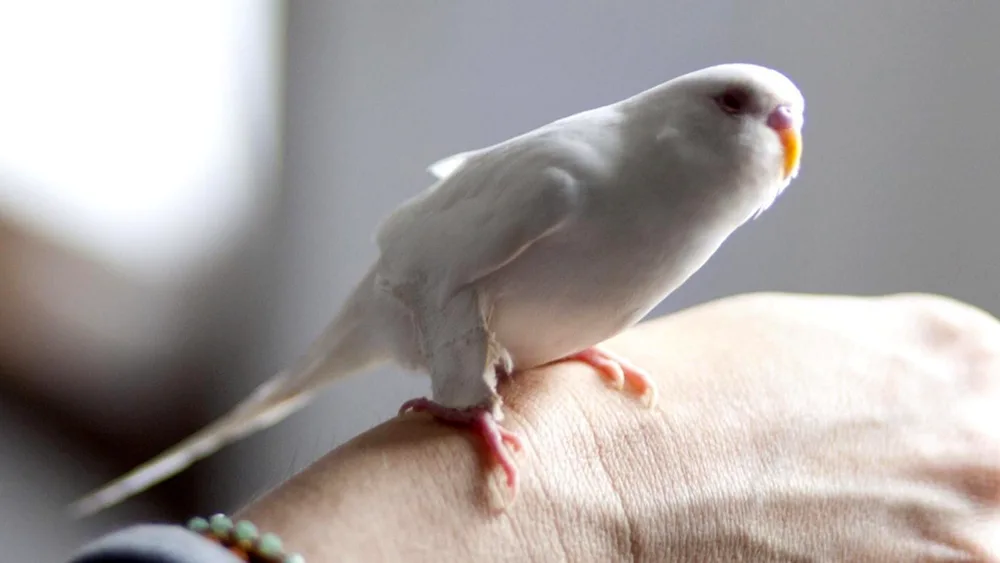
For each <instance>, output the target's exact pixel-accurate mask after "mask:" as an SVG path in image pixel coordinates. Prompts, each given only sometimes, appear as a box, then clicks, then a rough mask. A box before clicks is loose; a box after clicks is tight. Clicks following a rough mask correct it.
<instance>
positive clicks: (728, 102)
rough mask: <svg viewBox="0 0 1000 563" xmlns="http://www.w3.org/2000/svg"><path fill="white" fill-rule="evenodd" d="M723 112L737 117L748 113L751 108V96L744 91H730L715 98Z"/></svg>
mask: <svg viewBox="0 0 1000 563" xmlns="http://www.w3.org/2000/svg"><path fill="white" fill-rule="evenodd" d="M715 102H716V103H717V104H719V107H720V108H721V109H722V111H724V112H726V113H728V114H732V115H736V114H739V113H743V112H744V111H746V109H747V106H749V103H748V102H749V96H748V95H747V93H746V92H744V91H743V90H738V89H729V90H726V91H725V92H723V93H722V94H720V95H719V96H718V97H716V98H715Z"/></svg>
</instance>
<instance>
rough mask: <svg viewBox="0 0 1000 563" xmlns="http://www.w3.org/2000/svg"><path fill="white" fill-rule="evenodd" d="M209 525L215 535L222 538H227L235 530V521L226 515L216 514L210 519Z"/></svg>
mask: <svg viewBox="0 0 1000 563" xmlns="http://www.w3.org/2000/svg"><path fill="white" fill-rule="evenodd" d="M208 525H209V526H210V527H211V529H212V533H213V534H215V535H217V536H221V537H225V536H226V535H228V534H229V531H230V530H232V529H233V521H232V520H230V519H229V518H227V517H226V516H225V515H224V514H216V515H215V516H212V517H211V518H209V519H208Z"/></svg>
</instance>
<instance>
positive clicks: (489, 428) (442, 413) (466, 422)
mask: <svg viewBox="0 0 1000 563" xmlns="http://www.w3.org/2000/svg"><path fill="white" fill-rule="evenodd" d="M410 411H412V412H426V413H428V414H430V415H431V416H433V417H434V418H437V419H438V420H441V421H442V422H447V423H450V424H456V425H460V426H468V427H470V428H472V429H473V430H475V431H476V432H477V433H478V434H479V435H480V437H482V438H483V441H484V442H486V446H487V448H488V449H489V450H490V453H491V454H492V455H493V457H494V458H495V459H496V461H497V463H498V464H499V465H500V467H501V468H502V469H503V470H504V473H505V474H506V475H507V486H508V487H510V488H511V489H512V490H514V491H516V490H517V485H518V470H517V466H515V465H514V460H513V459H511V456H510V453H509V452H508V451H507V449H506V448H505V447H504V445H505V444H506V445H508V446H510V448H511V449H512V450H514V451H515V452H517V451H521V449H523V447H524V444H523V442H522V441H521V437H520V436H519V435H518V434H516V433H515V432H511V431H510V430H507V429H506V428H504V427H502V426H500V425H499V424H498V423H497V421H496V418H495V417H494V416H493V414H492V413H491V412H490V411H489V410H488V409H486V408H484V407H472V408H469V409H455V408H450V407H445V406H442V405H440V404H438V403H435V402H434V401H431V400H430V399H424V398H419V399H412V400H409V401H407V402H405V403H403V406H401V407H400V408H399V414H403V413H406V412H410Z"/></svg>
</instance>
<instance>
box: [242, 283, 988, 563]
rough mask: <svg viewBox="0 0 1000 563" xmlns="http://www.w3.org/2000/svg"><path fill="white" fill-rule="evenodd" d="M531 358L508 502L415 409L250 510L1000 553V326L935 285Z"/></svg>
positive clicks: (685, 542) (709, 309) (684, 324)
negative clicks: (615, 383)
mask: <svg viewBox="0 0 1000 563" xmlns="http://www.w3.org/2000/svg"><path fill="white" fill-rule="evenodd" d="M607 346H608V347H609V348H610V349H612V350H614V351H616V352H619V353H621V354H623V355H625V356H627V357H629V358H630V359H631V360H632V361H633V362H635V363H637V364H639V365H642V366H643V367H646V368H647V369H648V370H650V371H651V372H652V373H653V374H654V377H656V378H657V380H658V384H659V387H660V389H661V398H660V402H659V405H658V407H657V409H656V410H655V411H648V410H645V409H642V408H640V407H639V406H638V405H637V404H635V403H634V402H633V401H634V399H633V398H631V397H630V396H629V395H628V394H619V393H614V392H611V391H609V390H608V389H607V388H605V387H604V386H603V385H602V383H601V379H600V378H599V377H598V376H597V375H596V374H594V373H593V372H592V371H591V370H590V368H587V367H586V366H584V365H582V364H576V363H564V364H558V365H555V366H550V367H546V368H543V369H539V370H534V371H531V372H526V373H523V374H518V376H517V377H516V378H515V379H514V380H513V381H512V382H510V383H509V384H507V385H506V386H505V387H502V389H501V392H502V393H503V395H504V398H505V403H506V409H505V410H506V412H507V419H506V420H505V424H506V425H508V426H509V427H510V428H511V429H512V430H516V431H519V432H522V433H523V435H524V436H525V437H526V448H525V451H524V452H523V453H521V454H519V455H517V456H516V458H517V460H518V462H519V463H520V464H521V468H522V475H523V482H522V488H521V491H520V494H519V496H518V498H517V500H516V502H515V503H514V504H513V505H512V506H510V507H509V508H508V509H507V511H506V512H505V513H504V514H503V515H502V516H499V517H498V516H497V515H496V514H494V513H492V512H490V511H489V510H487V509H486V508H484V507H483V503H481V502H477V501H480V500H482V499H484V494H483V490H482V489H483V487H482V480H481V474H480V472H481V471H482V463H481V460H479V459H478V458H477V457H475V456H472V455H470V453H469V450H470V447H472V446H474V445H475V442H474V441H472V440H471V438H470V437H468V436H464V435H463V434H462V433H461V432H456V431H455V430H454V429H450V428H447V427H443V426H441V425H439V424H436V423H434V422H432V421H429V420H426V419H424V418H422V417H419V416H408V417H403V418H397V419H394V420H392V421H390V422H388V423H386V424H384V425H382V426H380V427H378V428H376V429H374V430H372V431H370V432H368V433H366V434H363V435H362V436H359V437H358V438H357V439H355V440H353V441H352V442H350V443H348V444H346V445H345V446H343V447H341V448H338V449H337V450H336V451H334V452H332V453H331V454H330V455H329V456H327V457H326V458H324V459H323V460H321V461H320V462H319V463H317V464H316V465H314V466H313V467H311V468H309V469H307V470H306V471H305V472H303V473H302V474H301V475H299V476H297V477H296V478H293V479H292V480H291V481H290V482H289V483H287V484H285V485H283V486H281V487H279V488H278V489H277V490H275V491H274V492H273V493H272V494H270V495H268V496H266V497H264V498H263V499H261V500H260V501H258V502H257V503H255V504H254V505H252V506H250V507H249V508H248V509H247V510H246V512H245V514H244V516H245V517H247V518H249V519H251V520H253V521H255V522H257V523H258V524H259V525H260V526H261V527H262V528H267V529H272V530H275V531H278V532H279V533H280V534H281V535H282V536H283V537H285V539H286V543H288V544H289V545H290V547H291V548H293V549H295V550H298V551H302V552H304V553H306V554H307V555H308V556H309V559H310V560H312V561H325V560H337V561H344V560H355V559H354V558H356V560H365V561H395V560H406V561H424V560H427V561H430V560H441V559H444V560H454V561H473V560H476V561H504V560H509V561H525V560H544V561H549V560H570V561H618V560H639V561H735V560H753V561H804V560H810V561H812V560H821V561H858V562H862V561H931V560H933V561H958V560H972V561H992V560H1000V545H998V543H1000V506H998V505H1000V414H998V413H1000V324H998V323H997V321H996V320H995V319H993V318H991V317H989V316H988V315H986V314H985V313H982V312H980V311H976V310H973V309H971V308H970V307H967V306H965V305H962V304H958V303H955V302H953V301H949V300H945V299H940V298H933V297H928V296H914V295H904V296H894V297H889V298H852V297H828V296H797V295H749V296H741V297H735V298H729V299H724V300H720V301H716V302H713V303H709V304H706V305H703V306H699V307H695V308H692V309H689V310H686V311H683V312H681V313H678V314H675V315H672V316H669V317H666V318H663V319H659V320H656V321H653V322H649V323H644V324H643V325H640V326H639V327H636V328H635V329H633V330H631V331H628V332H627V333H625V334H623V335H621V336H619V337H617V338H615V339H613V340H612V341H610V342H608V343H607Z"/></svg>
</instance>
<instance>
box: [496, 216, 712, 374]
mask: <svg viewBox="0 0 1000 563" xmlns="http://www.w3.org/2000/svg"><path fill="white" fill-rule="evenodd" d="M613 215H614V214H612V219H613V220H606V219H607V218H608V217H609V214H607V213H603V212H602V213H596V214H595V217H593V218H591V217H588V216H586V215H584V216H583V217H581V218H580V219H579V220H577V221H574V222H573V223H572V224H570V225H568V226H567V227H566V228H565V229H563V230H561V231H560V232H558V233H555V234H553V235H552V236H550V237H547V238H545V239H543V240H541V241H539V242H537V243H536V244H534V245H533V246H531V247H529V248H528V249H527V250H526V251H525V252H524V253H522V254H521V255H520V256H518V257H517V258H516V259H515V260H514V261H512V262H511V263H509V264H507V265H505V266H504V267H503V268H501V269H500V270H498V271H497V272H495V273H494V274H493V275H491V276H490V277H489V278H487V279H486V280H483V281H484V283H483V285H482V287H481V289H482V291H483V295H484V297H485V298H486V299H487V300H488V301H489V302H490V303H491V304H492V311H491V317H490V328H491V330H492V331H493V333H494V334H495V335H496V338H497V340H498V341H499V343H500V344H501V345H502V346H504V347H505V348H506V349H507V350H508V352H509V353H510V354H511V356H512V357H513V359H514V361H515V365H517V366H518V367H519V368H521V369H527V368H529V367H534V366H537V365H541V364H544V363H548V362H551V361H554V360H557V359H560V358H562V357H565V356H567V355H569V354H572V353H574V352H577V351H579V350H582V349H584V348H587V347H589V346H592V345H594V344H597V343H600V342H602V341H604V340H606V339H608V338H610V337H612V336H614V335H615V334H617V333H618V332H620V331H622V330H623V329H625V328H628V327H629V326H631V325H633V324H635V323H636V322H638V321H639V320H640V319H642V317H644V316H645V315H646V314H647V313H648V312H649V311H650V310H651V309H652V308H653V307H655V306H656V305H657V304H658V303H659V302H660V301H662V300H663V299H664V298H665V297H666V296H667V295H669V294H670V293H671V292H672V291H673V290H675V289H676V288H677V287H678V286H680V285H681V284H682V283H683V282H684V281H685V280H686V279H687V278H688V277H689V276H690V275H691V274H693V273H694V272H695V271H697V269H698V268H700V267H701V266H702V265H703V264H704V263H705V261H707V260H708V258H709V257H710V256H711V255H712V254H713V253H714V252H715V250H716V249H717V248H718V246H719V245H720V244H721V243H722V241H723V240H724V239H725V235H727V234H728V232H719V229H712V228H711V225H707V224H706V223H705V222H698V221H692V219H691V218H688V217H684V216H682V214H681V213H676V214H672V213H670V212H669V211H664V212H661V213H659V214H658V215H657V216H656V217H652V218H649V217H646V216H644V215H643V212H642V211H639V210H637V211H636V213H634V214H631V216H628V215H629V214H625V215H626V216H625V217H617V218H615V217H613Z"/></svg>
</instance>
